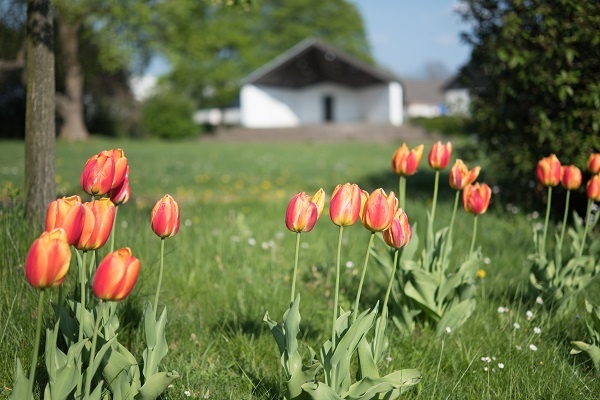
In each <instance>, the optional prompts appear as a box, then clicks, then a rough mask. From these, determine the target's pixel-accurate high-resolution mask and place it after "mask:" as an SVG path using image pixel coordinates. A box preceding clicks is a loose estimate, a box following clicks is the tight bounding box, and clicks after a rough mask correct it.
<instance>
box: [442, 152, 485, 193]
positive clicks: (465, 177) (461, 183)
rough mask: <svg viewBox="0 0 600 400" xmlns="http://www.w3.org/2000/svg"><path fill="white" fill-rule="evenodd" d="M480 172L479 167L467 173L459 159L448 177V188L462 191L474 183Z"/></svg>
mask: <svg viewBox="0 0 600 400" xmlns="http://www.w3.org/2000/svg"><path fill="white" fill-rule="evenodd" d="M480 171H481V167H475V168H473V169H472V170H470V171H469V169H468V168H467V166H466V165H465V163H464V162H463V161H462V160H461V159H458V160H456V162H455V163H454V165H453V166H452V168H451V169H450V174H449V175H448V182H449V183H450V187H451V188H452V189H455V190H463V189H464V188H465V187H466V186H468V185H470V184H472V183H473V182H475V180H476V179H477V177H478V176H479V172H480Z"/></svg>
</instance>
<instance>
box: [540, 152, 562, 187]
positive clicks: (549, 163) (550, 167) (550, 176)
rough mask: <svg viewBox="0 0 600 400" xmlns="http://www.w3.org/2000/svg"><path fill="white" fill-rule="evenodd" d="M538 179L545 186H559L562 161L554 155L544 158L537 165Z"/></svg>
mask: <svg viewBox="0 0 600 400" xmlns="http://www.w3.org/2000/svg"><path fill="white" fill-rule="evenodd" d="M536 173H537V178H538V180H539V181H540V183H541V184H542V185H544V186H558V184H559V183H560V178H561V176H562V171H561V165H560V161H558V158H556V156H555V155H554V154H551V155H549V156H548V157H544V158H542V159H541V160H540V161H538V163H537V168H536Z"/></svg>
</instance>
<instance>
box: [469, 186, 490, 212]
mask: <svg viewBox="0 0 600 400" xmlns="http://www.w3.org/2000/svg"><path fill="white" fill-rule="evenodd" d="M491 197H492V189H490V187H489V186H488V185H487V184H486V183H484V184H483V185H479V183H474V184H472V185H469V186H467V187H465V188H464V189H463V195H462V200H463V206H464V208H465V211H467V212H470V213H471V214H475V215H480V214H483V213H485V212H486V211H487V209H488V206H489V204H490V199H491Z"/></svg>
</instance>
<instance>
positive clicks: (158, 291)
mask: <svg viewBox="0 0 600 400" xmlns="http://www.w3.org/2000/svg"><path fill="white" fill-rule="evenodd" d="M164 258H165V238H161V239H160V270H159V272H158V285H157V286H156V295H155V296H154V319H156V310H157V309H158V295H159V294H160V285H161V283H162V276H163V263H164Z"/></svg>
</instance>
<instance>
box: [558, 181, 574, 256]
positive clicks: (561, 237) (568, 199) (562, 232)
mask: <svg viewBox="0 0 600 400" xmlns="http://www.w3.org/2000/svg"><path fill="white" fill-rule="evenodd" d="M570 199H571V191H570V190H567V198H566V200H565V214H564V215H563V223H562V227H561V228H560V239H559V242H558V243H559V249H562V244H563V239H564V237H565V230H566V228H567V216H568V215H569V201H570Z"/></svg>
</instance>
